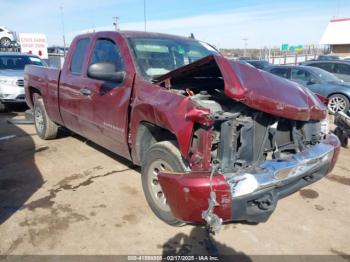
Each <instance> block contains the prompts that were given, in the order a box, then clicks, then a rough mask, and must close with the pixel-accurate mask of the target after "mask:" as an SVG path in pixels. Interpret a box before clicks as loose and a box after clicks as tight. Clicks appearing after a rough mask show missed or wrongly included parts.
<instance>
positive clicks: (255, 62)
mask: <svg viewBox="0 0 350 262" xmlns="http://www.w3.org/2000/svg"><path fill="white" fill-rule="evenodd" d="M244 61H246V62H247V63H249V64H251V65H252V66H254V67H256V68H258V69H262V70H265V69H266V68H268V67H269V66H271V65H272V64H270V63H269V62H268V61H265V60H244Z"/></svg>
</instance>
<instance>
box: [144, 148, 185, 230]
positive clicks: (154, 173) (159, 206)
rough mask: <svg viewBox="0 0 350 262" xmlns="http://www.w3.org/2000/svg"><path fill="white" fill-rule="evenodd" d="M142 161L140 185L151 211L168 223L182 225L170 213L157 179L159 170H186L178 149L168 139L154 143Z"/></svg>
mask: <svg viewBox="0 0 350 262" xmlns="http://www.w3.org/2000/svg"><path fill="white" fill-rule="evenodd" d="M142 162H143V164H142V168H141V173H142V187H143V191H144V193H145V197H146V200H147V202H148V205H149V206H150V208H151V209H152V211H153V213H154V214H155V215H156V216H157V217H158V218H160V219H161V220H163V221H164V222H166V223H167V224H169V225H172V226H181V225H183V224H184V223H183V222H182V221H179V220H178V219H176V218H175V217H174V215H173V214H172V213H171V210H170V207H169V206H168V204H167V201H166V198H165V196H164V193H163V190H162V188H161V186H160V184H159V181H158V174H159V172H160V171H163V170H168V171H174V172H184V171H185V170H186V164H185V162H184V161H183V159H182V156H181V154H180V151H179V149H178V148H177V147H176V146H175V144H174V143H172V142H170V141H162V142H158V143H155V144H154V145H152V146H151V147H150V149H149V150H148V151H147V153H146V154H145V157H144V159H143V161H142Z"/></svg>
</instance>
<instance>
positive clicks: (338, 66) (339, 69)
mask: <svg viewBox="0 0 350 262" xmlns="http://www.w3.org/2000/svg"><path fill="white" fill-rule="evenodd" d="M303 65H306V66H313V67H318V68H321V69H323V70H326V71H328V72H330V73H332V74H334V75H335V76H337V77H338V78H339V79H341V80H343V81H344V82H350V61H341V60H340V61H337V60H334V61H311V62H305V63H303Z"/></svg>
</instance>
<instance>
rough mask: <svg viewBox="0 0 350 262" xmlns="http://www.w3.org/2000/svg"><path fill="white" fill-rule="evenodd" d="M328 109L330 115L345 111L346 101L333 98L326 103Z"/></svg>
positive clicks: (340, 98) (337, 97) (336, 97)
mask: <svg viewBox="0 0 350 262" xmlns="http://www.w3.org/2000/svg"><path fill="white" fill-rule="evenodd" d="M328 109H329V111H331V112H332V113H336V112H339V111H345V109H346V101H345V99H344V98H342V97H339V96H335V97H332V98H331V99H330V100H329V102H328Z"/></svg>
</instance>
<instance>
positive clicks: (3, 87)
mask: <svg viewBox="0 0 350 262" xmlns="http://www.w3.org/2000/svg"><path fill="white" fill-rule="evenodd" d="M28 64H32V65H39V66H45V65H46V63H45V62H44V61H42V60H41V59H40V58H39V57H37V56H34V55H28V54H22V53H1V52H0V111H3V110H5V108H6V105H8V104H10V103H25V96H24V79H23V77H24V67H25V65H28Z"/></svg>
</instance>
